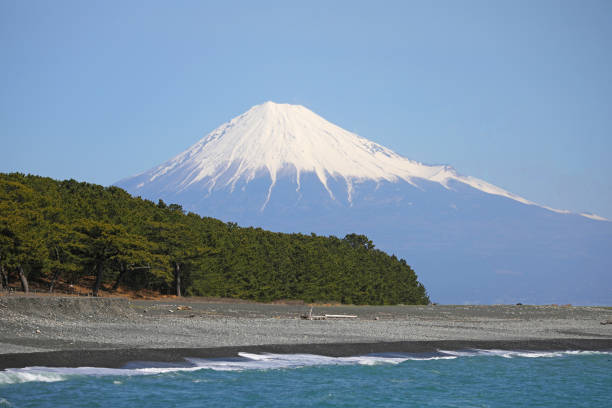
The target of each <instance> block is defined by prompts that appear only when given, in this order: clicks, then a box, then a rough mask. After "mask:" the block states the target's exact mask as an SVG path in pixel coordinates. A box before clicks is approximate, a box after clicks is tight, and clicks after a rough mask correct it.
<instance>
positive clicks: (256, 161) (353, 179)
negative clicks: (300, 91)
mask: <svg viewBox="0 0 612 408" xmlns="http://www.w3.org/2000/svg"><path fill="white" fill-rule="evenodd" d="M287 172H289V174H292V175H293V176H294V178H295V180H296V189H297V190H299V189H300V177H301V175H303V174H304V173H308V172H310V173H314V174H315V175H316V176H317V178H318V180H319V181H320V182H321V184H322V185H323V186H324V187H325V189H326V190H327V191H328V193H329V195H330V196H331V197H332V198H333V196H334V194H333V192H332V190H331V189H330V188H329V187H328V180H329V179H330V178H334V179H342V180H344V182H345V183H346V194H347V198H348V201H349V202H352V192H353V187H354V185H355V184H356V183H360V182H364V181H367V180H374V181H377V182H378V181H388V182H395V181H398V180H404V181H406V182H408V183H410V184H412V185H417V184H416V183H418V181H419V180H427V181H432V182H436V183H439V184H441V185H443V186H444V187H446V188H449V182H450V181H451V180H454V181H458V182H461V183H464V184H467V185H469V186H471V187H473V188H475V189H478V190H480V191H483V192H486V193H489V194H494V195H499V196H503V197H507V198H510V199H512V200H515V201H518V202H521V203H523V204H530V205H537V204H535V203H533V202H531V201H529V200H526V199H524V198H522V197H519V196H517V195H515V194H512V193H510V192H508V191H506V190H504V189H502V188H499V187H496V186H494V185H492V184H490V183H487V182H486V181H483V180H480V179H477V178H474V177H466V176H461V175H459V174H457V172H456V171H455V170H454V169H453V168H452V167H450V166H444V165H437V166H429V165H425V164H422V163H420V162H417V161H414V160H410V159H407V158H405V157H402V156H400V155H399V154H397V153H395V152H393V151H392V150H390V149H388V148H386V147H384V146H381V145H379V144H377V143H375V142H372V141H370V140H368V139H365V138H363V137H361V136H359V135H356V134H354V133H352V132H349V131H346V130H344V129H342V128H341V127H339V126H337V125H334V124H333V123H330V122H328V121H327V120H325V119H323V118H322V117H321V116H319V115H317V114H316V113H314V112H312V111H311V110H309V109H307V108H305V107H304V106H301V105H289V104H278V103H274V102H266V103H263V104H261V105H256V106H254V107H252V108H251V109H249V110H248V111H247V112H245V113H244V114H242V115H240V116H238V117H236V118H234V119H232V120H230V121H229V122H227V123H224V124H223V125H221V126H219V127H218V128H216V129H215V130H213V131H212V132H211V133H209V134H208V135H206V136H205V137H204V138H203V139H201V140H200V141H198V142H197V143H196V144H194V145H193V146H191V147H190V148H189V149H187V150H186V151H184V152H183V153H181V154H179V155H177V156H176V157H174V158H172V159H170V160H169V161H167V162H165V163H163V164H161V165H159V166H157V167H155V168H153V169H151V170H149V171H146V172H144V173H142V174H139V175H137V176H135V177H134V178H138V179H139V183H138V184H137V185H136V189H137V190H138V189H141V188H143V187H145V186H147V185H150V184H151V183H156V184H159V185H160V186H159V187H160V189H161V190H166V191H168V190H174V191H182V190H185V189H187V188H190V187H193V186H195V185H199V186H200V187H203V188H202V189H203V190H206V191H207V192H208V193H210V192H211V191H213V190H216V189H222V188H229V189H231V190H233V189H234V188H235V186H236V183H237V182H238V181H239V180H242V181H245V182H246V183H248V182H249V181H251V180H253V179H254V178H255V177H258V176H261V175H267V176H268V177H269V180H270V184H269V188H268V194H267V198H266V200H265V202H264V203H263V204H262V209H263V208H265V205H266V204H267V202H268V201H269V199H270V196H271V194H272V192H273V189H274V186H275V184H276V182H277V180H278V177H279V175H280V174H286V173H287ZM124 182H125V181H122V182H120V184H122V183H124ZM541 207H543V208H547V209H549V210H551V211H555V212H560V213H565V212H567V211H562V210H556V209H552V208H549V207H545V206H541ZM585 216H587V215H585ZM595 217H596V216H591V218H595Z"/></svg>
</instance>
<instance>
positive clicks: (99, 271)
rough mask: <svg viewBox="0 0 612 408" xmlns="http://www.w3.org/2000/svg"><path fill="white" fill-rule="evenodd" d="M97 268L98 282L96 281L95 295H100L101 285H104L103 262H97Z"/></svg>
mask: <svg viewBox="0 0 612 408" xmlns="http://www.w3.org/2000/svg"><path fill="white" fill-rule="evenodd" d="M95 270H96V282H95V283H94V287H93V295H94V296H96V297H97V296H98V292H99V291H100V285H102V272H103V269H102V265H101V264H99V263H98V264H96V266H95Z"/></svg>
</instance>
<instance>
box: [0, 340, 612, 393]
mask: <svg viewBox="0 0 612 408" xmlns="http://www.w3.org/2000/svg"><path fill="white" fill-rule="evenodd" d="M238 355H239V357H237V358H230V359H202V358H187V359H186V364H184V365H162V366H160V365H159V364H158V365H157V366H146V365H145V366H143V365H144V364H149V363H138V364H137V365H136V367H135V368H134V364H131V365H130V366H128V367H127V368H101V367H75V368H69V367H26V368H9V369H6V370H4V371H0V385H2V384H17V383H25V382H35V381H38V382H55V381H64V380H67V379H69V378H70V377H74V376H137V375H155V374H165V373H173V372H189V371H198V370H214V371H245V370H278V369H293V368H301V367H311V366H326V365H327V366H331V365H336V366H340V365H342V366H347V365H367V366H373V365H381V364H382V365H384V364H386V365H396V364H400V363H403V362H406V361H430V360H453V359H456V358H461V357H478V356H492V357H502V358H552V357H563V356H576V355H580V356H584V355H612V352H610V351H572V350H568V351H521V350H518V351H512V350H480V349H474V350H462V351H454V350H438V352H436V353H425V354H410V353H398V354H391V353H389V354H379V355H366V356H355V357H327V356H321V355H315V354H272V353H263V354H253V353H238ZM150 364H154V363H150ZM130 367H132V368H130Z"/></svg>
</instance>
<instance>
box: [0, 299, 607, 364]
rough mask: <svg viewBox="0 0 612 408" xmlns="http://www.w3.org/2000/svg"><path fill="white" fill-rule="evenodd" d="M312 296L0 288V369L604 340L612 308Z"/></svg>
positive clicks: (589, 346)
mask: <svg viewBox="0 0 612 408" xmlns="http://www.w3.org/2000/svg"><path fill="white" fill-rule="evenodd" d="M309 310H310V306H308V305H303V304H261V303H250V302H243V301H222V300H207V299H197V298H180V299H177V298H175V299H167V300H155V301H152V300H128V299H125V298H88V297H56V296H24V295H10V296H7V295H5V296H0V369H4V368H17V367H26V366H35V365H39V366H40V365H43V366H64V367H77V366H97V367H121V366H123V365H124V364H126V363H127V362H129V361H159V362H179V361H181V360H182V359H183V358H184V357H202V358H205V357H231V356H236V355H237V353H238V352H241V351H244V352H251V353H259V352H272V353H309V354H321V355H329V356H350V355H360V354H368V353H382V352H430V351H435V350H438V349H454V350H457V349H468V348H480V349H514V350H611V349H612V324H606V325H603V324H601V322H606V321H608V320H610V319H612V309H611V308H605V307H575V306H510V305H492V306H443V305H436V306H432V305H430V306H344V305H342V306H338V305H315V306H314V308H313V314H316V315H324V314H350V315H356V316H357V318H355V319H338V320H331V319H328V320H302V319H301V318H300V316H301V315H302V314H307V313H308V312H309Z"/></svg>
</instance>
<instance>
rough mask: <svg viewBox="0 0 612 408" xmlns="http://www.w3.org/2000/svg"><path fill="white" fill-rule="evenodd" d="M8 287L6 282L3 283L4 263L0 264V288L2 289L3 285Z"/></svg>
mask: <svg viewBox="0 0 612 408" xmlns="http://www.w3.org/2000/svg"><path fill="white" fill-rule="evenodd" d="M5 286H6V288H8V283H7V284H5V283H4V265H2V264H0V290H2V289H4V287H5Z"/></svg>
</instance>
